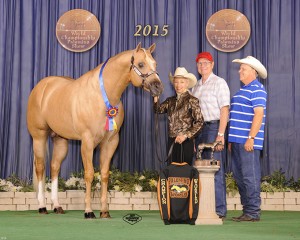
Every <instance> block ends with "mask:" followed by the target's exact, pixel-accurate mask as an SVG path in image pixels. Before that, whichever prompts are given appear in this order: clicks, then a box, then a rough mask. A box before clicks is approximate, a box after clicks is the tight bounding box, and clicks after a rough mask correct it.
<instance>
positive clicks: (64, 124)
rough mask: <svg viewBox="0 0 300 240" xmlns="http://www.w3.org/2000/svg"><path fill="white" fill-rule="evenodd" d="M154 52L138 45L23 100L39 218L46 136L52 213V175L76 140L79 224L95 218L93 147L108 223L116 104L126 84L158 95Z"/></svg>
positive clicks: (43, 85)
mask: <svg viewBox="0 0 300 240" xmlns="http://www.w3.org/2000/svg"><path fill="white" fill-rule="evenodd" d="M154 49H155V44H153V45H152V46H151V47H149V49H147V50H146V49H143V48H141V44H138V45H137V47H136V49H134V50H130V51H125V52H122V53H120V54H118V55H116V56H114V57H112V58H110V59H108V61H106V62H105V63H103V64H100V65H99V66H97V67H96V68H95V69H93V70H91V71H89V72H87V73H85V74H84V75H82V76H81V77H80V78H79V79H77V80H74V79H71V78H66V77H56V76H51V77H46V78H44V79H42V80H41V81H40V82H39V83H38V84H37V85H36V86H35V88H34V89H33V90H32V92H31V94H30V96H29V99H28V109H27V126H28V130H29V132H30V134H31V136H32V138H33V151H34V168H35V174H36V181H37V182H36V185H37V186H36V187H37V198H38V202H39V212H40V213H45V214H47V213H48V212H47V209H46V205H45V195H44V175H45V173H44V172H45V155H46V149H47V147H46V143H47V138H48V136H49V135H51V137H52V139H53V154H52V160H51V184H52V186H51V190H52V191H51V200H52V202H53V206H54V212H56V213H64V211H63V209H62V208H61V206H60V204H59V201H58V193H57V192H58V174H59V171H60V165H61V163H62V161H63V160H64V158H65V157H66V155H67V151H68V139H75V140H81V156H82V161H83V166H84V179H85V184H86V193H85V205H86V206H85V214H84V215H85V218H95V215H94V213H93V211H92V208H91V183H92V181H93V177H94V167H93V161H92V157H93V150H94V148H95V147H96V146H97V145H99V146H100V171H101V212H100V217H101V218H109V217H110V215H109V212H108V206H107V186H108V177H109V166H110V161H111V158H112V156H113V154H114V152H115V150H116V148H117V145H118V143H119V133H118V132H119V129H120V127H121V125H122V123H123V119H124V109H123V106H122V103H121V101H120V98H121V95H122V93H123V92H124V90H125V89H126V87H127V86H128V85H129V83H130V82H131V83H132V84H133V85H134V86H136V87H142V88H143V89H145V90H147V91H150V93H151V94H152V96H158V95H160V94H161V93H162V91H163V85H162V83H161V81H160V79H159V76H158V74H157V72H156V62H155V60H154V59H153V57H152V55H151V53H152V52H153V51H154ZM101 81H102V82H101ZM100 89H101V90H100ZM103 90H104V92H103ZM107 102H108V103H109V104H110V106H116V107H113V108H111V109H107V107H106V106H107V105H106V103H107ZM116 113H118V114H117V115H116ZM108 114H110V115H112V116H110V120H113V122H114V124H113V125H114V126H117V129H114V131H107V130H106V129H105V127H106V126H107V125H106V118H107V116H109V115H108ZM113 117H114V118H113ZM110 130H111V129H110Z"/></svg>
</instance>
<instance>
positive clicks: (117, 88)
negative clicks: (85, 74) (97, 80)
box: [103, 51, 132, 106]
mask: <svg viewBox="0 0 300 240" xmlns="http://www.w3.org/2000/svg"><path fill="white" fill-rule="evenodd" d="M131 56H132V51H126V52H123V53H120V54H118V55H116V56H115V57H112V58H111V59H110V60H109V61H108V63H107V64H106V66H105V69H104V72H103V78H104V86H105V90H106V94H107V96H108V99H109V101H110V103H111V105H112V106H114V105H116V104H118V103H119V101H120V98H121V96H122V94H123V92H124V91H125V89H126V88H127V86H128V85H129V83H130V65H131V62H130V60H131Z"/></svg>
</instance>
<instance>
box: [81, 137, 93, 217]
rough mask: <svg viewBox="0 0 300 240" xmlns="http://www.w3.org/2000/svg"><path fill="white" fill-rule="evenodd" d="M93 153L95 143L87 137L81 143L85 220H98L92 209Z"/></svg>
mask: <svg viewBox="0 0 300 240" xmlns="http://www.w3.org/2000/svg"><path fill="white" fill-rule="evenodd" d="M93 151H94V142H93V138H92V137H90V136H89V137H86V138H85V139H83V140H82V142H81V156H82V161H83V167H84V180H85V185H86V192H85V213H84V217H85V218H96V216H95V214H94V213H93V210H92V207H91V188H92V181H93V179H94V166H93Z"/></svg>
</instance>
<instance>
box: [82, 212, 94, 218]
mask: <svg viewBox="0 0 300 240" xmlns="http://www.w3.org/2000/svg"><path fill="white" fill-rule="evenodd" d="M84 218H85V219H92V218H96V216H95V214H94V213H93V212H88V213H84Z"/></svg>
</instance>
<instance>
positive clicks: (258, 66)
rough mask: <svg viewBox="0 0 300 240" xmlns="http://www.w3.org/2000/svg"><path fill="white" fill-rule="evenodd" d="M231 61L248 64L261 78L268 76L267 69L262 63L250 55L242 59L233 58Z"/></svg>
mask: <svg viewBox="0 0 300 240" xmlns="http://www.w3.org/2000/svg"><path fill="white" fill-rule="evenodd" d="M232 62H235V63H240V64H242V63H244V64H247V65H249V66H250V67H252V68H253V69H254V70H255V71H256V72H257V73H258V76H260V77H261V78H263V79H266V78H267V76H268V72H267V69H266V68H265V67H264V65H262V63H261V62H260V61H259V60H257V59H256V58H254V57H252V56H248V57H246V58H243V59H234V60H233V61H232Z"/></svg>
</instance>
